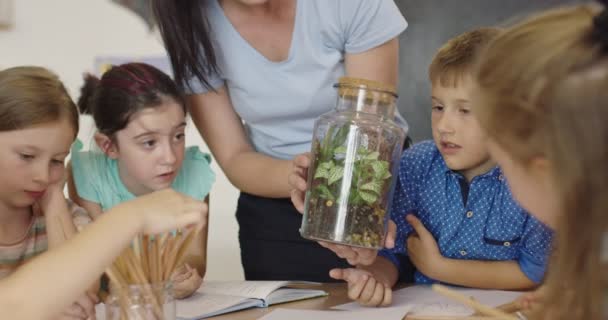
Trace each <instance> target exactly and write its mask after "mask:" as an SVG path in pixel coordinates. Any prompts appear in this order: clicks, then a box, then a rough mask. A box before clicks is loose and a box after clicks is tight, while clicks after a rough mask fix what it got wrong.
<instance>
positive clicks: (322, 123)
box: [300, 77, 406, 249]
mask: <svg viewBox="0 0 608 320" xmlns="http://www.w3.org/2000/svg"><path fill="white" fill-rule="evenodd" d="M334 87H335V88H337V90H338V101H337V104H336V108H335V110H333V111H331V112H329V113H326V114H324V115H322V116H321V117H319V119H317V121H316V122H315V128H314V133H313V135H314V136H313V141H312V147H311V149H312V151H311V158H312V162H311V165H310V168H309V170H308V188H307V192H306V200H305V213H304V218H303V220H302V226H301V228H300V234H301V235H302V237H304V238H306V239H310V240H322V241H329V242H334V243H339V244H345V245H350V246H356V247H364V248H375V249H380V248H382V247H383V246H384V238H385V236H386V229H387V219H388V215H387V212H388V211H389V209H390V205H391V202H392V201H391V199H392V193H393V189H394V188H393V185H394V184H395V180H396V179H395V177H396V175H397V170H398V165H399V159H400V156H401V151H402V148H403V142H404V140H405V135H406V132H405V130H404V129H403V128H401V127H400V126H398V125H397V124H396V123H395V121H394V119H395V115H396V108H397V106H396V101H397V94H396V91H395V89H394V87H391V86H388V85H385V84H382V83H378V82H375V81H370V80H364V79H357V78H348V77H343V78H340V80H339V82H338V84H336V85H334Z"/></svg>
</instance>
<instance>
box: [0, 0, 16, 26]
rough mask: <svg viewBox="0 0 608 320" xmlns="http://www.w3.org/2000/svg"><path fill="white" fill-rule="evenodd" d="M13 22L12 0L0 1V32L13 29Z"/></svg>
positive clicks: (13, 9)
mask: <svg viewBox="0 0 608 320" xmlns="http://www.w3.org/2000/svg"><path fill="white" fill-rule="evenodd" d="M14 22H15V3H14V0H0V30H7V29H10V28H12V27H13V24H14Z"/></svg>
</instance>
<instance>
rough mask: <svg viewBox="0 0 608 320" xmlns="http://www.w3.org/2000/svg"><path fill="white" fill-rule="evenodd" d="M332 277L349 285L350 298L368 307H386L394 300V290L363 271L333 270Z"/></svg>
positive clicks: (352, 269)
mask: <svg viewBox="0 0 608 320" xmlns="http://www.w3.org/2000/svg"><path fill="white" fill-rule="evenodd" d="M329 275H330V277H332V278H334V279H337V280H344V281H346V282H347V283H348V297H349V298H350V299H352V300H356V301H357V302H359V304H361V305H363V306H367V307H385V306H388V305H390V304H391V302H392V300H393V290H392V289H391V288H390V286H389V285H388V284H383V283H381V282H379V281H376V279H375V278H374V277H373V276H372V274H371V273H369V272H367V271H365V270H361V269H354V268H349V269H333V270H331V271H330V272H329Z"/></svg>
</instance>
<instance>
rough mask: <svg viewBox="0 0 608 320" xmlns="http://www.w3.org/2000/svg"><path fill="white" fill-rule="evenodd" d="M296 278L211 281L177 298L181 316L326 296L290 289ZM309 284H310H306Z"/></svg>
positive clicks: (189, 319) (196, 316)
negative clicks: (192, 292) (189, 293)
mask: <svg viewBox="0 0 608 320" xmlns="http://www.w3.org/2000/svg"><path fill="white" fill-rule="evenodd" d="M296 284H302V282H294V281H227V282H226V281H217V282H216V281H210V282H205V283H203V285H202V286H201V287H200V288H199V289H198V290H197V291H196V293H195V294H194V295H192V296H191V297H190V298H187V299H184V300H178V301H177V318H178V319H180V320H194V319H203V318H207V317H212V316H216V315H219V314H224V313H228V312H233V311H237V310H242V309H247V308H254V307H258V308H261V307H267V306H269V305H273V304H278V303H283V302H288V301H295V300H303V299H309V298H314V297H321V296H326V295H327V292H325V291H323V290H312V289H298V288H289V286H292V285H296ZM306 284H309V285H310V283H308V282H307V283H306Z"/></svg>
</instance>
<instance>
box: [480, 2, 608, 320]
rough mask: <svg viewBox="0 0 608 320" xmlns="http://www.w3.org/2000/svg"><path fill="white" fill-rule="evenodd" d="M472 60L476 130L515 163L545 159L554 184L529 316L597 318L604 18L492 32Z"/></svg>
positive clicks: (606, 93) (603, 276) (607, 96)
mask: <svg viewBox="0 0 608 320" xmlns="http://www.w3.org/2000/svg"><path fill="white" fill-rule="evenodd" d="M478 63H479V64H478V68H477V72H476V80H477V85H478V90H477V94H476V100H475V103H474V105H475V114H476V116H477V117H478V119H479V121H480V123H481V125H482V127H483V128H484V130H486V131H487V133H488V134H489V136H490V138H491V139H493V141H495V142H496V143H497V145H499V146H501V147H502V148H503V149H504V150H507V151H508V153H510V155H511V157H512V158H513V159H514V160H515V161H516V162H519V163H521V164H523V165H524V166H526V165H527V164H529V163H530V161H532V159H534V158H535V157H544V158H546V159H547V160H548V162H549V163H550V164H551V170H552V171H551V174H552V176H553V178H554V179H555V181H558V182H559V184H558V185H557V186H555V187H556V189H557V192H558V195H557V198H558V199H560V200H561V206H560V212H556V213H555V214H556V215H558V222H557V230H558V232H557V234H558V240H557V251H558V252H557V254H556V255H555V257H554V260H553V261H552V264H551V266H550V267H549V275H548V280H547V285H548V292H549V296H548V297H545V298H544V299H543V302H544V308H543V310H541V311H540V312H539V313H538V314H536V316H537V317H541V318H544V317H548V318H551V319H600V318H602V317H605V316H606V314H602V312H605V310H602V305H603V304H604V303H606V301H604V299H605V295H606V290H608V286H607V284H606V280H607V275H608V270H606V261H601V256H602V252H601V251H602V242H603V241H604V242H605V240H604V239H605V237H606V232H607V226H608V215H607V214H608V179H607V177H608V166H607V165H606V164H607V163H608V147H607V145H606V141H608V123H606V120H608V104H607V103H608V11H606V10H604V11H603V13H601V14H600V8H599V7H598V6H594V5H579V6H574V7H565V8H559V9H554V10H551V11H547V12H545V13H541V14H538V15H536V16H533V17H531V18H529V19H528V20H526V21H524V22H522V23H520V24H518V25H516V26H513V27H512V28H510V29H508V30H507V31H506V32H504V33H503V34H501V35H500V36H499V37H498V38H497V39H495V40H494V41H493V42H492V43H491V44H490V45H489V47H488V48H487V49H486V51H485V52H484V53H483V54H482V55H481V57H480V60H479V61H478ZM604 250H606V248H604ZM604 255H605V254H604ZM549 315H550V316H549Z"/></svg>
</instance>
